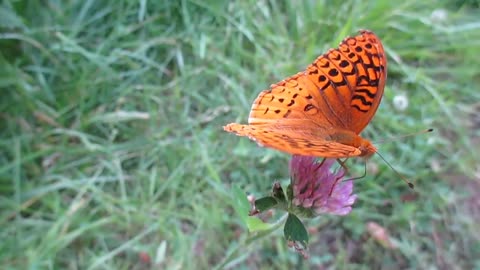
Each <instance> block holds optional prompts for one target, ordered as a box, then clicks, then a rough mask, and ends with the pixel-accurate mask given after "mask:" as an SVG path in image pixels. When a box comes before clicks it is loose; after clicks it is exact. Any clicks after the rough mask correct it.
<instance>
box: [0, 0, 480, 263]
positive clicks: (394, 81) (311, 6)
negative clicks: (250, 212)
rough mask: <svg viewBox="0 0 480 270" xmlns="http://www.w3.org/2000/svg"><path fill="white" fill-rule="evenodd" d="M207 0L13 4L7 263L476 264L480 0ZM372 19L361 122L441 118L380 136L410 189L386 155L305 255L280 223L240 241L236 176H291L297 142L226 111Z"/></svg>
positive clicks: (6, 92) (8, 65)
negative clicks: (383, 81)
mask: <svg viewBox="0 0 480 270" xmlns="http://www.w3.org/2000/svg"><path fill="white" fill-rule="evenodd" d="M206 2H207V1H205V2H204V1H189V0H184V1H145V0H139V1H128V0H122V1H113V0H110V1H108V0H106V1H88V0H87V1H80V0H74V1H54V0H46V1H19V0H10V1H8V0H7V1H3V2H2V4H0V31H1V33H0V89H1V99H0V108H1V109H0V128H1V130H0V132H1V141H0V145H1V146H0V147H1V148H0V188H1V190H0V192H1V193H0V207H1V212H0V213H1V214H0V228H1V229H0V237H1V239H2V241H0V262H1V264H2V266H3V267H5V269H15V268H16V269H27V268H29V269H149V268H156V269H158V268H163V269H193V268H197V269H209V268H212V267H218V266H219V265H221V263H223V262H225V261H224V260H225V258H226V257H227V256H229V254H230V252H231V251H236V252H234V253H233V254H231V257H230V258H231V259H232V261H231V264H229V265H230V266H234V267H235V268H241V269H270V268H271V267H272V266H273V267H275V268H278V269H292V268H294V267H296V268H298V269H302V268H303V269H309V268H322V267H323V268H337V269H380V268H381V269H388V268H389V269H397V268H411V269H426V268H429V269H435V268H438V269H471V268H475V267H477V268H478V267H480V260H479V258H478V254H480V239H479V234H478V221H479V220H480V213H479V211H478V209H479V208H480V205H479V203H478V197H479V196H480V192H479V190H480V180H479V178H480V167H479V164H480V159H479V154H478V151H479V149H480V140H479V139H478V138H479V137H480V122H479V118H478V115H479V114H480V87H479V85H480V61H479V60H478V53H479V48H480V18H479V17H478V13H479V12H480V9H479V7H478V6H479V3H478V2H476V1H425V2H422V1H415V0H405V1H401V2H398V3H396V4H394V3H393V2H391V3H390V2H388V1H378V2H377V1H362V2H361V3H362V4H359V2H357V1H299V2H298V3H297V2H296V1H285V2H279V1H259V2H257V1H237V2H236V3H234V2H231V3H229V2H227V1H225V2H224V1H208V2H209V3H208V4H207V3H206ZM294 2H295V3H297V4H293V3H294ZM333 2H335V3H340V2H342V3H341V4H334V3H333ZM434 10H444V11H445V14H446V16H445V17H442V16H440V17H438V16H437V17H435V16H433V17H432V12H433V11H434ZM436 14H439V13H438V11H437V13H436ZM358 29H370V30H373V31H374V32H375V33H376V34H377V35H378V36H379V37H380V38H381V39H382V41H383V43H384V45H385V47H386V50H387V53H388V60H389V71H388V76H389V78H388V82H387V87H386V89H385V96H384V99H383V101H382V104H381V106H380V108H379V110H378V112H377V114H376V116H375V118H374V119H373V121H372V122H371V124H370V125H369V126H368V128H367V129H366V130H365V132H363V136H364V137H366V138H369V139H371V140H373V141H381V140H388V139H389V138H391V137H396V136H401V135H404V134H408V133H411V132H416V131H418V130H422V129H425V128H430V127H432V128H434V129H435V132H434V133H429V134H426V135H417V136H413V137H409V138H406V139H396V140H394V141H393V142H388V143H384V144H380V145H379V151H380V153H382V154H383V155H384V156H385V158H386V159H387V160H389V161H390V162H391V163H392V165H393V167H394V168H395V169H397V170H398V171H399V172H400V173H402V174H403V175H405V176H406V177H408V178H409V179H412V180H413V181H414V182H415V185H416V189H415V191H414V192H412V191H410V190H409V189H408V187H407V186H406V185H405V184H404V183H403V182H402V181H400V180H399V178H398V177H397V176H396V175H395V174H394V172H393V171H392V170H391V169H390V168H388V167H387V166H386V165H385V163H383V162H382V161H381V160H380V159H379V158H378V157H375V156H374V157H373V158H372V159H371V160H369V161H368V163H369V164H370V166H372V167H375V168H376V169H375V168H374V169H372V170H370V171H369V173H368V175H367V176H366V177H365V178H364V179H363V180H360V181H358V182H356V184H355V191H356V193H357V194H358V195H359V199H358V201H357V203H356V204H355V208H354V210H353V211H352V213H351V214H350V215H348V216H346V217H342V218H338V217H331V216H322V217H320V218H317V219H314V220H311V221H309V222H308V226H309V228H310V229H311V230H313V231H315V230H316V231H317V232H316V233H311V245H310V248H311V258H310V259H309V260H308V261H305V260H303V259H301V257H300V256H299V255H298V254H296V253H295V252H293V251H292V250H289V249H288V248H287V247H286V244H285V241H284V239H283V238H282V235H281V231H279V232H278V233H276V234H274V235H272V236H270V237H266V238H262V239H261V240H258V241H254V242H253V243H251V244H249V245H246V244H245V241H246V240H245V239H246V238H247V237H248V233H247V231H246V229H245V227H244V225H243V224H242V223H241V220H240V218H239V217H238V216H237V215H236V214H235V213H234V211H233V209H232V203H231V200H232V189H231V187H232V184H239V185H240V186H241V187H242V188H243V189H244V190H245V191H247V192H250V193H253V194H255V195H256V196H261V195H265V194H267V193H268V191H269V189H270V187H271V184H272V183H273V181H274V180H281V181H284V183H286V181H287V180H288V179H287V178H288V171H287V168H286V167H287V166H286V164H287V162H288V159H289V156H288V155H286V154H282V153H279V152H275V151H273V150H267V149H263V148H259V147H257V146H256V145H255V144H254V143H252V142H250V141H249V140H247V139H245V138H239V137H236V136H233V135H230V134H227V133H225V132H223V131H222V128H221V127H222V126H223V125H224V124H226V123H229V122H242V123H244V122H246V120H247V115H248V112H249V108H250V105H251V102H252V101H253V99H254V98H255V97H256V95H257V94H258V93H259V92H260V91H261V90H264V89H266V88H267V87H268V86H269V85H270V84H271V83H274V82H277V81H279V80H281V79H283V78H285V77H287V76H289V75H292V74H294V73H296V72H298V71H300V70H302V69H304V68H305V67H306V66H307V65H308V64H309V63H310V62H311V61H313V60H314V59H315V58H316V57H317V56H318V55H319V54H321V53H323V52H324V51H326V50H327V49H328V48H330V47H332V46H336V45H337V44H338V42H340V41H341V40H342V39H343V38H344V37H345V36H347V35H352V34H355V33H356V31H357V30H358ZM399 94H404V95H406V96H408V99H409V106H408V108H407V109H406V110H405V111H398V110H396V109H395V107H394V106H393V99H394V97H395V96H397V95H399ZM349 163H350V166H351V168H352V171H353V172H358V173H361V172H362V162H361V161H357V162H355V161H349ZM412 193H414V195H415V197H414V199H413V200H408V201H404V200H403V199H404V198H405V197H406V196H409V195H411V194H412ZM270 221H271V222H273V221H274V220H273V219H272V220H270ZM368 222H376V223H378V224H380V225H381V226H383V227H385V228H386V229H387V230H388V232H389V235H390V238H391V239H392V241H393V242H394V243H395V244H396V246H397V248H396V249H392V250H390V249H386V248H384V247H382V246H381V245H380V244H379V243H378V242H376V241H375V240H374V239H373V238H372V237H370V235H369V234H368V232H367V230H366V224H367V223H368ZM144 253H147V254H149V255H150V257H151V260H152V264H150V265H149V264H148V263H146V262H145V261H144V260H142V257H141V256H140V255H141V254H144ZM155 260H157V261H158V262H157V263H158V264H157V265H154V263H153V261H155Z"/></svg>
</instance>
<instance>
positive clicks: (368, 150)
mask: <svg viewBox="0 0 480 270" xmlns="http://www.w3.org/2000/svg"><path fill="white" fill-rule="evenodd" d="M329 137H330V139H331V140H332V141H335V142H338V143H341V144H345V145H350V146H353V147H356V148H358V149H359V150H360V151H361V152H362V153H361V154H360V155H359V156H361V157H365V158H368V157H370V156H372V155H373V154H375V153H376V152H377V148H376V147H375V146H374V145H373V144H372V143H371V142H370V141H369V140H366V139H364V138H362V137H360V136H359V135H357V134H355V133H354V132H352V131H349V130H336V131H334V133H332V134H330V136H329Z"/></svg>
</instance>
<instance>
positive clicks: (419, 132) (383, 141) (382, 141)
mask: <svg viewBox="0 0 480 270" xmlns="http://www.w3.org/2000/svg"><path fill="white" fill-rule="evenodd" d="M432 131H433V128H428V129H424V130H421V131H417V132H413V133H410V134H405V135H401V136H398V137H393V138H389V139H388V140H380V141H378V142H376V144H382V143H388V142H392V141H398V139H403V138H407V137H411V136H416V135H420V134H425V133H429V132H432Z"/></svg>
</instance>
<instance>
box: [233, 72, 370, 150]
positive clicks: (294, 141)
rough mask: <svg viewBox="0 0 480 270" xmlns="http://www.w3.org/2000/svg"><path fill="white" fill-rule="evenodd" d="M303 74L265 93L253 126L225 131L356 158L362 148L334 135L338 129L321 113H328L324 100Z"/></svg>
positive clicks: (272, 144)
mask: <svg viewBox="0 0 480 270" xmlns="http://www.w3.org/2000/svg"><path fill="white" fill-rule="evenodd" d="M312 87H314V85H313V84H312V82H310V81H309V80H308V79H307V78H306V77H305V76H302V74H301V73H299V74H297V75H294V76H292V77H290V78H288V79H286V80H284V81H281V82H279V83H278V84H275V85H272V88H271V89H270V90H265V91H263V92H261V93H260V94H259V95H258V97H257V99H256V100H255V102H254V103H253V106H252V110H251V111H250V116H249V119H248V122H249V125H241V124H237V123H232V124H228V125H227V126H225V127H224V130H226V131H228V132H232V133H236V134H237V135H239V136H247V137H249V138H250V139H252V140H254V141H256V142H257V143H258V144H260V145H262V146H265V147H270V148H274V149H277V150H280V151H284V152H287V153H290V154H298V155H307V156H321V157H332V158H340V157H353V156H358V155H360V154H361V151H360V150H359V149H358V148H356V147H353V146H350V145H346V144H341V143H338V142H335V141H334V140H332V139H331V138H330V136H331V135H332V133H334V132H336V131H338V129H335V128H332V127H333V125H334V123H331V122H329V121H328V118H326V117H318V115H319V114H322V115H328V114H329V113H330V110H329V109H328V108H326V106H327V104H325V103H324V102H325V101H324V100H323V99H321V98H320V96H318V93H315V92H314V93H310V92H309V91H308V89H310V88H312Z"/></svg>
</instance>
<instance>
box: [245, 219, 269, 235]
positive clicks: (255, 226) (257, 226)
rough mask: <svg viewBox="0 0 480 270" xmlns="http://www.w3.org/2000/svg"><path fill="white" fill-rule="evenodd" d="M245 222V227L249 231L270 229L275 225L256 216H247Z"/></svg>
mask: <svg viewBox="0 0 480 270" xmlns="http://www.w3.org/2000/svg"><path fill="white" fill-rule="evenodd" d="M246 222H247V227H248V231H249V232H258V231H265V230H270V229H272V228H273V227H274V225H275V224H270V223H265V222H263V221H262V220H261V219H259V218H257V217H247V219H246Z"/></svg>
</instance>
